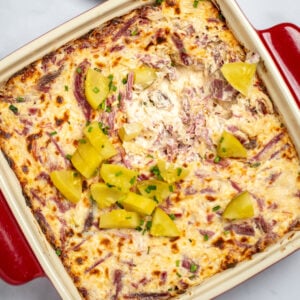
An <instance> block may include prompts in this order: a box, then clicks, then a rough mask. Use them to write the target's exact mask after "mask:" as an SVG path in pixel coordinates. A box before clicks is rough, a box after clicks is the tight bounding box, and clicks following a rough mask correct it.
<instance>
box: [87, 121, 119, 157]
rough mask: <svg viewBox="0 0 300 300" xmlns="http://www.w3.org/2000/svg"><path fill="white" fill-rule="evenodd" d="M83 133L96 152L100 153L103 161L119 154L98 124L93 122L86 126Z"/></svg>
mask: <svg viewBox="0 0 300 300" xmlns="http://www.w3.org/2000/svg"><path fill="white" fill-rule="evenodd" d="M83 133H84V135H85V136H86V138H87V139H88V140H89V142H90V143H91V144H92V145H93V146H94V147H95V148H96V150H97V151H99V153H100V154H101V156H102V158H103V159H108V158H110V157H112V156H114V155H116V154H117V150H116V149H115V147H114V145H113V144H112V142H111V141H110V140H109V138H108V136H107V135H105V134H104V133H103V131H102V130H101V128H100V125H99V123H98V122H92V123H91V124H89V125H88V126H86V127H85V128H84V130H83Z"/></svg>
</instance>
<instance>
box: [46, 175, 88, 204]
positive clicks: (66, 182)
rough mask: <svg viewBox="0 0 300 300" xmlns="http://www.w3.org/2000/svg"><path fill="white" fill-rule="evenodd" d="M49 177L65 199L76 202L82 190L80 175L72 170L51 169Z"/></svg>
mask: <svg viewBox="0 0 300 300" xmlns="http://www.w3.org/2000/svg"><path fill="white" fill-rule="evenodd" d="M50 178H51V180H52V182H53V184H54V185H55V187H56V188H57V189H58V190H59V191H60V192H61V193H62V195H63V196H64V197H66V199H67V200H69V201H71V202H73V203H77V202H78V201H79V200H80V197H81V192H82V181H81V177H80V175H79V174H78V173H77V172H75V171H73V170H61V171H53V172H51V173H50Z"/></svg>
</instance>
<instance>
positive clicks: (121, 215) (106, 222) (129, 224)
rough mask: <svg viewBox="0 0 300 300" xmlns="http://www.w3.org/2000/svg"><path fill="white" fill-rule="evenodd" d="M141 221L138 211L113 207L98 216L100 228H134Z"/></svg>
mask: <svg viewBox="0 0 300 300" xmlns="http://www.w3.org/2000/svg"><path fill="white" fill-rule="evenodd" d="M140 223H141V218H140V216H139V214H138V213H136V212H131V211H126V210H124V209H115V210H112V211H110V212H108V213H105V214H103V215H101V216H100V221H99V227H100V228H107V229H108V228H136V227H138V226H139V224H140Z"/></svg>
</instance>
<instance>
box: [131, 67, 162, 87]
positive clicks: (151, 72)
mask: <svg viewBox="0 0 300 300" xmlns="http://www.w3.org/2000/svg"><path fill="white" fill-rule="evenodd" d="M156 77H157V75H156V71H155V69H153V68H150V67H148V66H141V67H139V68H136V69H135V70H134V84H135V85H137V86H138V87H141V88H143V89H146V88H147V87H149V86H150V85H151V84H152V83H153V82H154V81H155V79H156Z"/></svg>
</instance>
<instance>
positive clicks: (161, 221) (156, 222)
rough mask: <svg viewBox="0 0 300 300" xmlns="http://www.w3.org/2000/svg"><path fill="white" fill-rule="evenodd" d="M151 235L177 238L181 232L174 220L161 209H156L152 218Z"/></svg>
mask: <svg viewBox="0 0 300 300" xmlns="http://www.w3.org/2000/svg"><path fill="white" fill-rule="evenodd" d="M150 234H151V235H153V236H166V237H176V236H179V235H180V232H179V230H178V228H177V226H176V224H175V223H174V222H173V220H172V219H171V218H170V217H169V216H168V215H167V214H166V213H165V212H164V211H163V210H162V209H161V208H159V207H157V208H156V209H155V212H154V214H153V218H152V226H151V229H150Z"/></svg>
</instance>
